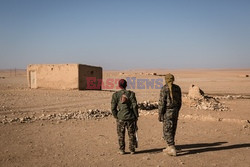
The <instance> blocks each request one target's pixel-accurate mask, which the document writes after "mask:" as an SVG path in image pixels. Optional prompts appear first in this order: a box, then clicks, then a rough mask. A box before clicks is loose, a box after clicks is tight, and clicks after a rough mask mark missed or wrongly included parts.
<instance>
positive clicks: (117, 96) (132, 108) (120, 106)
mask: <svg viewBox="0 0 250 167" xmlns="http://www.w3.org/2000/svg"><path fill="white" fill-rule="evenodd" d="M123 95H125V96H126V97H127V99H128V100H127V101H126V102H124V103H123V102H122V101H121V98H122V96H123ZM111 111H112V114H113V116H114V117H115V118H116V119H119V120H137V119H138V117H139V114H138V105H137V101H136V97H135V93H134V92H133V91H128V90H120V91H117V92H115V93H114V94H113V96H112V100H111Z"/></svg>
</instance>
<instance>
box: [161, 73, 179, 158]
mask: <svg viewBox="0 0 250 167" xmlns="http://www.w3.org/2000/svg"><path fill="white" fill-rule="evenodd" d="M165 82H166V84H165V85H164V86H163V87H162V88H161V93H160V99H159V121H160V122H163V136H164V139H165V140H166V142H167V147H166V149H164V150H163V151H164V152H166V153H167V154H168V155H172V156H176V149H175V132H176V128H177V121H178V116H179V111H180V109H181V103H182V98H181V88H180V87H179V86H178V85H175V84H173V82H174V76H173V75H172V74H167V75H166V76H165Z"/></svg>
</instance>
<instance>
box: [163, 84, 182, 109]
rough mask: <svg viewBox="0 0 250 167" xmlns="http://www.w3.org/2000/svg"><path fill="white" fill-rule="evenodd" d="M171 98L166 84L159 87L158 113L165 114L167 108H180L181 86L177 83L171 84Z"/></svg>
mask: <svg viewBox="0 0 250 167" xmlns="http://www.w3.org/2000/svg"><path fill="white" fill-rule="evenodd" d="M172 92H173V100H171V98H170V93H169V88H168V85H167V84H166V85H164V86H163V87H162V88H161V93H160V99H159V107H158V110H159V114H165V112H166V110H167V109H177V110H180V108H181V103H182V98H181V88H180V87H179V86H178V85H175V84H173V86H172Z"/></svg>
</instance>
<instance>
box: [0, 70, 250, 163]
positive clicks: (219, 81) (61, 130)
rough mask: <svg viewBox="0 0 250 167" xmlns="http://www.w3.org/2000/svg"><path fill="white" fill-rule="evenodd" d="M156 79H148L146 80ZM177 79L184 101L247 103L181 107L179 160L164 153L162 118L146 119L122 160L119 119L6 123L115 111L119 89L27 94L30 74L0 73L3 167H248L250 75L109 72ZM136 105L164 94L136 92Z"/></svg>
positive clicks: (151, 114) (153, 114)
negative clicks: (196, 94) (196, 96)
mask: <svg viewBox="0 0 250 167" xmlns="http://www.w3.org/2000/svg"><path fill="white" fill-rule="evenodd" d="M153 72H154V73H156V74H157V75H149V74H148V73H153ZM168 72H171V73H173V74H174V75H175V77H176V84H178V85H180V87H181V88H182V92H183V94H184V95H185V94H186V93H187V92H188V88H189V86H190V85H191V84H195V85H197V86H199V87H200V88H201V89H202V90H203V91H204V92H205V93H206V94H207V95H210V96H227V95H244V97H245V98H239V99H221V100H220V102H221V103H223V104H224V105H226V106H228V107H229V108H230V110H229V111H208V110H198V109H193V108H190V107H189V106H188V105H187V104H185V103H184V104H183V106H182V109H181V111H180V119H179V124H178V128H177V135H176V145H177V148H178V149H181V150H180V152H179V153H178V156H177V157H170V156H168V155H166V154H165V153H164V152H162V149H164V148H165V146H166V143H165V141H164V140H162V124H161V123H160V122H158V119H157V110H150V111H141V115H140V118H139V121H138V127H139V131H138V138H139V148H138V149H137V150H136V151H137V152H136V154H134V155H130V154H129V152H128V148H127V147H128V136H126V143H127V145H126V151H127V154H125V155H119V154H117V151H118V141H117V134H116V124H115V119H114V118H112V116H109V117H105V118H103V119H98V120H96V119H86V120H83V119H66V120H55V119H46V120H42V119H40V120H33V121H27V122H24V123H20V122H12V123H11V122H10V123H8V122H7V123H4V122H3V121H2V120H4V119H14V118H24V117H26V118H27V117H28V118H35V117H37V118H38V117H41V116H43V115H49V114H63V113H74V112H87V111H88V110H89V109H99V110H103V111H107V110H110V101H111V96H112V94H113V92H114V91H115V89H112V90H102V91H77V90H48V89H29V88H28V87H27V78H26V73H25V72H24V71H17V72H16V74H15V75H14V73H13V72H12V73H11V72H10V71H0V121H2V123H0V141H1V142H0V148H1V152H0V166H156V167H163V166H187V167H193V166H200V167H203V166H209V167H210V166H232V167H234V166H241V167H250V158H249V157H250V123H249V120H250V110H249V108H250V78H249V77H244V75H249V74H250V69H241V70H202V69H201V70H131V71H104V81H105V80H107V79H108V78H125V79H126V78H127V77H136V78H137V79H138V78H141V79H159V78H163V77H161V76H158V75H161V74H165V73H168ZM133 91H135V93H136V96H137V101H138V102H143V101H147V100H149V101H158V98H159V91H160V90H159V89H133Z"/></svg>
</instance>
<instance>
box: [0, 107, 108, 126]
mask: <svg viewBox="0 0 250 167" xmlns="http://www.w3.org/2000/svg"><path fill="white" fill-rule="evenodd" d="M110 115H112V113H111V112H110V111H101V110H98V109H94V110H88V111H87V112H83V111H77V112H71V113H54V114H48V115H46V114H42V115H41V116H40V117H36V116H25V117H20V118H8V117H7V116H5V117H4V119H2V120H1V121H0V123H3V124H7V123H14V122H17V123H28V122H34V121H38V120H52V121H56V120H57V121H67V120H70V119H76V120H87V119H95V120H97V119H101V118H105V117H108V116H110Z"/></svg>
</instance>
